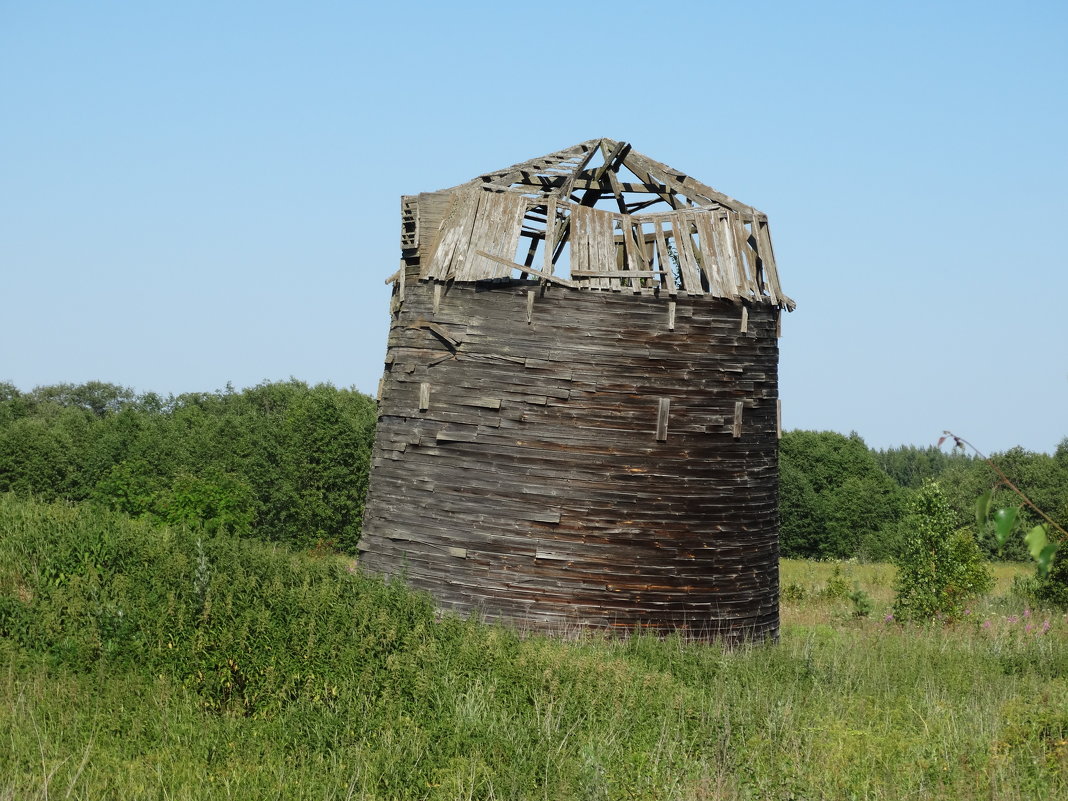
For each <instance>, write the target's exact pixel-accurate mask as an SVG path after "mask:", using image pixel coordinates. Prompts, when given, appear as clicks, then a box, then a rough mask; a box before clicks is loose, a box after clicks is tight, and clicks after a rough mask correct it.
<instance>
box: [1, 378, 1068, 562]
mask: <svg viewBox="0 0 1068 801" xmlns="http://www.w3.org/2000/svg"><path fill="white" fill-rule="evenodd" d="M376 417H377V411H376V406H375V402H374V400H373V399H372V398H370V397H368V396H367V395H364V394H362V393H360V392H357V391H356V390H354V389H339V388H337V387H334V386H331V385H329V384H319V385H316V386H309V385H308V384H305V383H303V382H301V381H297V380H289V381H281V382H265V383H262V384H259V385H257V386H255V387H251V388H248V389H244V390H241V391H235V390H234V389H233V388H232V387H227V388H226V389H224V390H220V391H217V392H211V393H186V394H182V395H177V396H167V397H163V396H160V395H157V394H155V393H151V392H149V393H142V394H138V393H135V392H134V391H132V390H130V389H128V388H125V387H121V386H117V385H115V384H108V383H103V382H95V381H94V382H89V383H85V384H57V385H52V386H44V387H38V388H36V389H34V390H32V391H29V392H22V391H20V390H19V389H18V388H16V387H15V386H14V385H12V384H10V383H3V382H0V492H16V493H19V494H22V495H34V496H36V497H38V498H41V499H43V500H57V499H65V500H68V501H72V502H90V503H95V504H99V505H102V506H104V507H107V508H110V509H114V510H116V511H120V512H124V513H126V514H129V515H131V516H133V517H138V518H145V519H148V520H150V521H155V522H159V523H165V524H178V525H183V524H184V525H196V526H203V527H205V528H207V529H209V530H213V529H218V528H223V527H225V528H227V529H229V530H231V531H234V532H236V533H238V534H243V535H251V536H256V537H258V538H260V539H266V540H269V541H275V542H285V543H287V544H290V545H293V546H296V547H313V546H316V545H321V546H327V547H332V548H337V549H339V550H343V551H346V552H350V553H353V552H355V550H356V544H357V542H358V541H359V536H360V525H361V520H362V517H363V504H364V496H365V494H366V491H367V477H368V472H369V469H370V456H371V447H372V444H373V440H374V426H375V420H376ZM992 458H993V459H994V461H995V463H996V464H997V465H998V466H999V467H1000V468H1001V469H1002V470H1003V471H1004V472H1005V473H1006V474H1007V475H1008V476H1009V477H1010V478H1011V479H1012V480H1013V481H1014V482H1015V483H1016V484H1017V485H1018V486H1019V487H1020V488H1021V489H1023V490H1024V492H1026V493H1028V495H1029V496H1030V497H1031V499H1032V500H1033V501H1034V502H1035V503H1036V504H1037V505H1038V506H1039V507H1041V508H1043V509H1044V510H1046V512H1047V513H1049V514H1050V515H1051V516H1052V517H1053V518H1054V519H1055V520H1057V521H1058V522H1059V523H1061V524H1062V525H1063V524H1068V439H1065V440H1064V441H1063V442H1062V443H1061V444H1060V446H1059V447H1058V448H1057V451H1056V452H1055V453H1054V454H1053V455H1052V456H1051V455H1049V454H1044V453H1032V452H1029V451H1025V450H1023V449H1021V448H1013V449H1011V450H1009V451H1005V452H1004V453H999V454H994V455H993V456H992ZM779 462H780V542H781V550H782V554H783V556H787V557H793V558H806V559H842V558H858V559H865V560H873V561H883V560H889V559H894V558H896V557H897V556H899V555H900V553H901V552H902V548H903V544H904V543H905V541H906V539H907V538H908V536H909V534H910V530H909V527H910V525H911V524H910V523H909V522H908V521H907V519H906V513H907V509H908V507H909V503H910V501H911V500H912V499H913V498H914V497H915V495H916V493H917V492H918V491H919V490H920V488H921V487H922V486H923V484H924V482H925V481H927V480H937V481H938V483H939V485H940V487H941V490H942V492H943V494H944V495H945V498H946V500H947V502H948V504H949V506H950V509H951V512H952V515H953V523H954V525H956V526H957V527H959V528H966V527H969V526H970V527H972V528H973V529H975V528H976V527H977V524H976V520H975V511H974V510H975V501H976V499H977V498H978V497H979V496H980V495H981V494H982V493H983V492H984V491H986V490H988V489H990V488H992V487H994V486H996V485H997V483H998V478H997V476H996V474H995V473H994V471H993V470H991V469H990V467H989V466H988V465H987V464H985V463H984V462H982V461H981V460H979V459H975V458H972V457H971V456H969V455H967V454H961V453H957V452H953V451H948V452H947V451H941V450H939V449H937V448H935V447H933V446H932V447H927V448H917V447H913V446H903V447H900V448H891V449H888V450H882V451H878V450H872V449H870V448H868V447H867V445H866V444H865V443H864V440H863V439H861V438H860V437H859V436H857V435H856V434H849V435H843V434H838V433H834V432H829V431H819V432H817V431H788V432H785V433H784V434H783V437H782V440H781V443H780V460H779ZM1016 503H1017V501H1016V499H1015V497H1013V496H1011V494H1009V493H1008V492H1007V491H1005V490H998V491H997V492H996V493H995V497H994V499H993V505H994V506H998V505H1001V506H1013V505H1016ZM1034 522H1037V521H1032V519H1031V516H1030V515H1029V514H1028V513H1027V510H1024V512H1023V513H1022V514H1021V519H1020V522H1019V525H1020V526H1021V527H1023V526H1027V525H1028V524H1031V525H1033V524H1034ZM973 533H974V534H975V536H976V538H977V540H978V541H979V544H980V547H981V548H982V549H983V550H984V552H985V553H986V554H987V555H988V556H990V557H996V556H1001V557H1002V558H1009V559H1027V558H1028V556H1027V553H1026V551H1025V549H1024V546H1023V544H1022V542H1021V540H1020V538H1019V537H1014V538H1012V539H1011V540H1010V542H1009V545H1008V546H1007V547H1006V549H1005V552H1004V553H1000V552H999V550H998V548H997V543H996V541H995V539H994V536H993V532H992V531H991V530H989V526H984V527H983V528H982V529H981V530H978V531H974V532H973Z"/></svg>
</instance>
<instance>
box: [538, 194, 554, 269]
mask: <svg viewBox="0 0 1068 801" xmlns="http://www.w3.org/2000/svg"><path fill="white" fill-rule="evenodd" d="M556 228H557V223H556V198H555V197H550V198H549V200H548V203H547V205H546V211H545V241H544V242H543V243H542V250H543V251H544V253H543V254H542V255H543V260H542V266H541V271H542V272H543V273H545V274H547V275H552V274H553V267H554V264H553V251H554V250H555V249H556V237H557V232H556Z"/></svg>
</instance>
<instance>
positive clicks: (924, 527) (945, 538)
mask: <svg viewBox="0 0 1068 801" xmlns="http://www.w3.org/2000/svg"><path fill="white" fill-rule="evenodd" d="M906 521H907V524H908V525H909V526H910V527H911V536H909V537H908V539H907V540H906V542H905V544H904V551H903V552H902V554H901V556H900V557H899V558H898V559H897V567H898V573H897V579H896V581H895V584H894V590H895V595H896V597H895V600H894V617H895V618H896V619H897V620H902V621H904V620H929V619H931V618H934V617H939V616H943V617H947V618H951V619H952V618H954V617H957V616H959V615H960V614H961V613H962V612H963V611H964V608H965V604H966V602H967V601H968V600H969V599H971V598H974V597H976V596H979V595H983V594H984V593H986V592H989V591H990V589H991V588H992V587H993V586H994V578H993V574H992V573H991V571H990V566H989V565H988V564H987V562H986V560H985V559H984V558H983V555H982V552H981V551H980V549H979V545H978V543H977V542H976V541H975V536H974V535H973V534H972V532H971V531H970V530H969V529H956V528H955V527H954V524H953V513H952V511H951V510H950V508H949V504H948V503H947V502H946V498H945V495H943V493H942V490H941V489H940V488H939V486H938V484H936V483H934V482H928V483H927V484H925V485H924V486H923V488H922V489H921V490H920V491H919V492H918V493H917V495H916V497H915V498H914V499H913V501H912V503H911V504H910V509H909V515H908V517H907V518H906Z"/></svg>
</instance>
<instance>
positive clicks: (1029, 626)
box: [1024, 623, 1034, 634]
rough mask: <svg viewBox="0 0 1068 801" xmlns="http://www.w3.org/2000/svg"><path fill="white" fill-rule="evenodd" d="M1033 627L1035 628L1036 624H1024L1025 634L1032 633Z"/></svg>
mask: <svg viewBox="0 0 1068 801" xmlns="http://www.w3.org/2000/svg"><path fill="white" fill-rule="evenodd" d="M1033 628H1034V625H1032V624H1031V623H1028V624H1027V625H1026V626H1024V634H1030V633H1031V630H1032V629H1033Z"/></svg>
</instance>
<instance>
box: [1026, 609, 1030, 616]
mask: <svg viewBox="0 0 1068 801" xmlns="http://www.w3.org/2000/svg"><path fill="white" fill-rule="evenodd" d="M1024 617H1031V610H1030V609H1025V610H1024Z"/></svg>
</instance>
